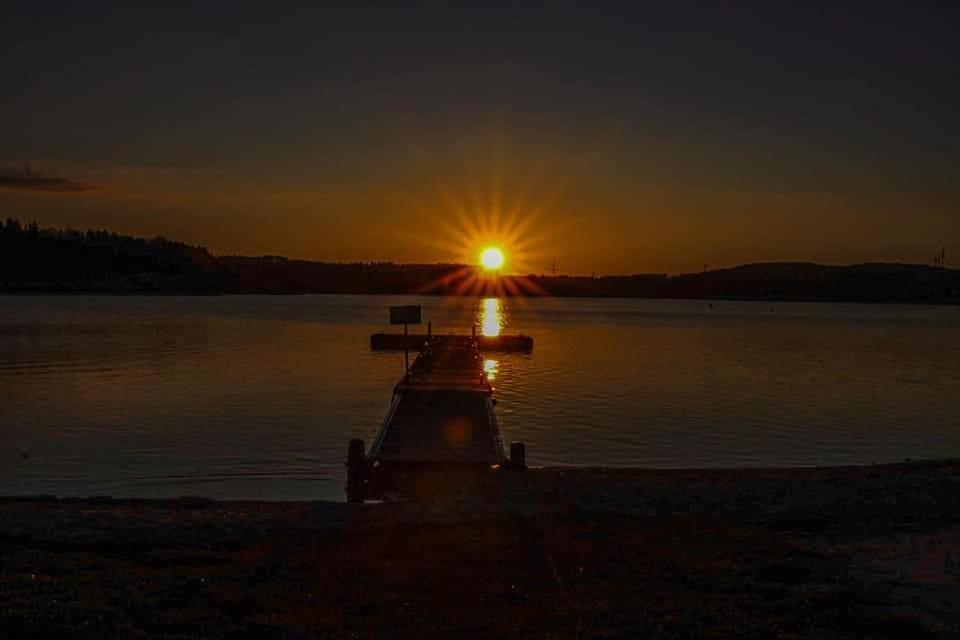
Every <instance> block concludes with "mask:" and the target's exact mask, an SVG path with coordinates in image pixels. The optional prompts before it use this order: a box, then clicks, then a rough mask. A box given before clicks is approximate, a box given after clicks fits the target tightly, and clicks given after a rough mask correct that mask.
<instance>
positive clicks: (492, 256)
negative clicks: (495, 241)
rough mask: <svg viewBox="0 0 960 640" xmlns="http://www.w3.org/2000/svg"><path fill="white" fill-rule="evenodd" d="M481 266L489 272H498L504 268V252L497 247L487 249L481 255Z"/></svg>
mask: <svg viewBox="0 0 960 640" xmlns="http://www.w3.org/2000/svg"><path fill="white" fill-rule="evenodd" d="M480 264H481V265H482V266H483V268H484V269H486V270H487V271H496V270H497V269H499V268H500V267H502V266H503V251H501V250H500V249H498V248H497V247H487V248H486V249H484V250H483V252H482V253H481V254H480Z"/></svg>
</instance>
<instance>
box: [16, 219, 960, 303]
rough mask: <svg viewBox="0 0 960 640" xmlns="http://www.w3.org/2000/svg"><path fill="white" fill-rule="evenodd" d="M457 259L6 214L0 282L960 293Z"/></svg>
mask: <svg viewBox="0 0 960 640" xmlns="http://www.w3.org/2000/svg"><path fill="white" fill-rule="evenodd" d="M478 276H479V274H477V272H476V270H475V269H474V268H473V267H469V266H464V265H456V264H394V263H390V262H376V263H346V264H344V263H329V262H313V261H308V260H290V259H287V258H283V257H280V256H261V257H245V256H214V255H212V254H211V253H210V252H209V251H207V250H206V249H205V248H204V247H193V246H190V245H187V244H184V243H182V242H175V241H172V240H168V239H166V238H162V237H161V238H152V239H143V238H134V237H130V236H122V235H118V234H116V233H110V232H107V231H95V230H89V231H77V230H72V229H40V228H38V227H37V225H36V224H29V225H22V224H21V223H20V222H18V221H16V220H13V219H8V220H7V221H6V222H5V223H4V222H0V292H7V293H10V292H103V293H190V294H218V293H336V294H425V295H494V294H498V295H530V296H544V295H546V296H572V297H573V296H575V297H612V298H693V299H740V300H744V299H746V300H795V301H830V302H841V301H847V302H918V303H939V304H956V303H960V271H958V270H955V269H943V268H938V267H932V266H928V265H912V264H881V263H870V264H858V265H851V266H827V265H819V264H812V263H788V262H781V263H758V264H747V265H742V266H739V267H734V268H730V269H717V270H714V271H705V272H703V273H690V274H682V275H675V276H669V275H667V274H634V275H623V276H602V277H586V276H544V275H528V276H501V277H499V278H486V277H478Z"/></svg>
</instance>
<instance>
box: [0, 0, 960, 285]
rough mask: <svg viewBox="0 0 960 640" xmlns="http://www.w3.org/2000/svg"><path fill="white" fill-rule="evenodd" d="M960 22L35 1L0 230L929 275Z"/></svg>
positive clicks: (16, 91) (618, 266)
mask: <svg viewBox="0 0 960 640" xmlns="http://www.w3.org/2000/svg"><path fill="white" fill-rule="evenodd" d="M957 13H958V9H957V8H954V7H937V8H936V9H935V10H934V9H931V10H923V11H921V10H919V9H914V10H910V11H901V10H897V9H894V8H889V7H871V8H870V11H869V12H868V13H864V11H863V9H862V8H859V7H856V6H854V5H852V4H847V5H840V6H835V7H832V8H829V9H819V8H810V7H796V6H792V7H779V8H776V7H770V6H768V5H758V6H751V5H743V6H738V7H719V8H718V7H713V6H709V5H705V4H703V5H701V4H699V3H694V4H691V5H684V6H676V7H670V8H659V9H651V8H644V9H638V8H634V7H620V8H608V9H604V10H589V9H576V8H571V7H561V8H555V9H549V10H540V11H534V10H529V9H523V10H515V11H508V12H502V11H487V10H480V9H463V8H457V9H444V10H441V9H429V8H424V7H420V8H417V9H414V10H409V11H393V10H379V11H375V10H367V11H364V10H321V9H315V8H308V7H298V6H296V5H289V6H288V7H287V8H286V9H284V10H278V9H277V8H276V7H270V8H250V7H246V8H236V7H232V6H228V5H225V4H219V3H211V4H210V5H205V6H203V7H188V8H144V7H128V6H125V5H122V4H119V3H114V4H107V5H102V6H98V7H97V8H95V9H89V8H78V7H71V6H61V7H59V8H58V10H57V11H52V12H51V11H47V10H46V9H45V8H40V7H35V6H32V5H28V4H25V3H23V4H19V3H18V4H17V5H16V6H15V7H14V9H13V10H12V11H11V13H10V14H9V16H8V19H7V20H5V21H4V25H3V26H2V27H0V54H2V57H3V59H5V60H8V61H19V62H17V63H16V64H9V63H8V65H7V67H6V73H5V78H7V82H6V83H5V84H6V87H5V88H4V89H3V90H2V91H4V92H5V93H6V94H7V95H8V96H9V97H13V98H15V99H10V100H4V101H3V102H2V106H0V116H2V117H0V136H2V138H3V139H4V141H5V145H4V149H3V151H2V155H0V210H2V211H3V212H4V215H11V216H17V217H21V218H24V217H26V218H34V219H36V220H38V221H40V222H42V224H43V225H45V226H60V227H64V226H74V227H105V228H110V229H113V230H116V231H117V232H119V233H123V234H128V235H135V236H156V235H163V236H168V237H172V238H177V239H179V240H181V241H184V242H187V243H189V244H193V245H202V246H206V247H208V248H210V250H211V251H213V252H214V253H216V254H219V255H223V254H238V255H265V254H271V253H272V254H278V253H279V254H283V255H287V256H290V257H292V258H296V259H305V260H314V261H317V260H322V261H346V262H350V261H367V262H369V261H392V262H398V263H401V262H402V263H410V262H415V263H438V262H458V263H469V262H470V261H472V259H473V256H475V255H476V253H477V251H478V250H479V248H480V247H482V246H485V245H489V244H496V245H497V246H502V247H503V249H504V251H505V253H506V254H507V256H508V262H507V269H509V270H512V271H515V272H517V273H536V272H549V271H550V268H551V265H552V264H553V262H554V261H556V263H557V265H558V268H559V269H560V270H562V271H564V272H568V273H596V274H601V275H609V274H616V273H661V272H665V273H688V272H695V271H698V270H700V269H701V268H702V266H703V265H709V266H710V267H716V268H723V267H731V266H735V265H738V264H744V263H753V262H770V261H776V262H781V261H789V262H814V263H825V264H856V263H864V262H870V261H880V262H902V263H914V264H917V263H923V262H926V261H928V260H929V259H930V257H931V256H932V255H933V254H934V253H936V252H938V251H939V250H940V248H941V247H942V246H945V248H946V252H947V253H948V254H949V255H954V254H956V252H957V251H960V245H958V240H957V237H958V229H957V223H956V211H957V207H958V204H960V194H958V192H957V189H956V186H955V184H954V180H953V176H952V174H951V172H950V167H952V166H956V165H957V164H960V148H958V146H957V143H956V140H958V139H960V136H958V135H956V134H957V128H956V127H957V124H956V121H955V119H954V118H953V117H952V114H953V113H956V112H957V110H958V108H960V90H958V88H957V87H956V86H955V83H950V82H946V81H944V79H945V78H951V77H954V76H955V75H956V72H957V71H958V63H957V59H956V57H955V56H952V55H951V54H950V51H951V47H952V40H951V38H952V33H951V28H950V25H952V24H955V23H956V19H955V18H956V17H960V16H958V15H957ZM65 59H70V60H72V61H73V64H71V65H64V64H63V61H64V60H65ZM63 105H70V108H69V109H64V108H63ZM906 230H909V233H906V232H905V231H906Z"/></svg>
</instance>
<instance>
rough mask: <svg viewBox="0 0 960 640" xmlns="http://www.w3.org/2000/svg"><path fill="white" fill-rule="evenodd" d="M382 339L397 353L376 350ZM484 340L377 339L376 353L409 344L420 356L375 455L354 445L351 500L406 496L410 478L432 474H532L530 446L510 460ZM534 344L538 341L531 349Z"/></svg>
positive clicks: (399, 390) (516, 447)
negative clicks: (488, 372) (517, 470)
mask: <svg viewBox="0 0 960 640" xmlns="http://www.w3.org/2000/svg"><path fill="white" fill-rule="evenodd" d="M378 336H384V338H381V339H379V340H387V341H388V342H387V343H388V344H389V345H390V346H388V347H382V346H374V344H375V341H376V340H378ZM508 337H510V336H503V338H508ZM513 337H514V338H516V337H517V336H513ZM395 338H401V339H405V340H408V341H410V342H409V343H406V342H398V341H397V340H395ZM481 340H482V339H481V337H479V336H454V335H442V336H432V335H431V336H406V337H404V336H389V335H388V334H376V335H374V336H373V337H372V338H371V341H370V342H371V348H374V349H377V348H389V349H396V348H398V347H397V345H399V348H400V349H403V347H404V345H405V344H409V345H410V348H413V349H418V350H420V353H419V355H418V356H417V358H416V360H415V361H414V362H413V365H412V366H411V367H410V369H409V372H408V373H407V375H405V376H404V377H403V378H401V379H400V381H399V382H397V384H396V385H395V386H394V388H393V401H392V402H391V404H390V409H389V410H388V411H387V415H386V418H385V419H384V421H383V424H382V426H381V427H380V430H379V432H378V433H377V435H376V438H375V439H374V441H373V444H372V445H371V447H370V451H369V453H367V452H366V451H365V445H364V442H363V441H362V440H351V441H350V446H349V448H348V451H347V487H346V489H347V499H348V500H350V501H351V502H362V501H363V500H365V499H379V498H381V497H383V496H384V495H385V494H388V493H392V492H395V491H399V490H400V485H401V484H402V482H403V479H404V477H405V476H409V475H410V474H411V473H416V472H417V471H418V470H423V469H425V468H429V469H461V470H464V469H466V470H474V471H477V472H484V471H489V470H490V469H493V468H503V467H509V468H525V466H526V460H525V458H526V455H525V449H524V445H523V444H522V443H519V442H515V443H513V444H512V445H511V448H510V457H509V458H508V457H507V456H506V455H505V454H504V451H503V443H502V441H501V439H500V430H499V428H498V426H497V417H496V413H495V411H494V405H495V404H496V403H495V401H494V399H493V387H492V386H491V385H490V383H489V381H488V380H487V376H486V372H485V371H484V369H483V359H482V358H481V356H480V350H481V348H482V347H481V344H483V343H482V342H481ZM532 342H533V341H532V339H530V347H531V348H532ZM378 344H382V342H378ZM491 344H494V345H500V344H502V341H500V342H493V343H491ZM501 350H509V349H501Z"/></svg>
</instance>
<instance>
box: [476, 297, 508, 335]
mask: <svg viewBox="0 0 960 640" xmlns="http://www.w3.org/2000/svg"><path fill="white" fill-rule="evenodd" d="M503 321H504V313H503V305H502V304H501V303H500V299H499V298H484V300H483V307H482V308H481V309H480V333H481V334H482V335H484V336H487V337H490V338H493V337H496V336H499V335H500V332H501V331H502V330H503Z"/></svg>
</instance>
